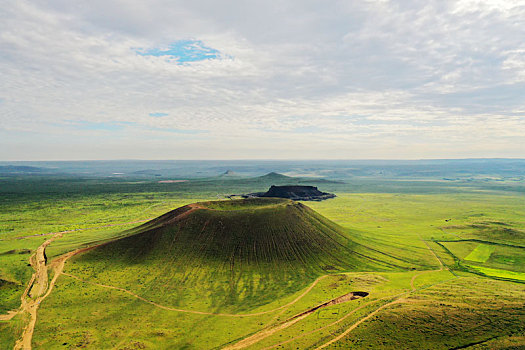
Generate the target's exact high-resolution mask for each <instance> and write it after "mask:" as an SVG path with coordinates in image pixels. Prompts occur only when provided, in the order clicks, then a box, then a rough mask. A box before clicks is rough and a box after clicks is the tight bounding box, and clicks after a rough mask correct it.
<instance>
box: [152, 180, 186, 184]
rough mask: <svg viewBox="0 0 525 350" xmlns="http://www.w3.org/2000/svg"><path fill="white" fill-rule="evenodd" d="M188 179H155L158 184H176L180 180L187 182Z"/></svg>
mask: <svg viewBox="0 0 525 350" xmlns="http://www.w3.org/2000/svg"><path fill="white" fill-rule="evenodd" d="M188 181H189V180H161V181H157V183H159V184H176V183H180V182H188Z"/></svg>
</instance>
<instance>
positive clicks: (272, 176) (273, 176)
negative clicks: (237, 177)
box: [257, 171, 293, 180]
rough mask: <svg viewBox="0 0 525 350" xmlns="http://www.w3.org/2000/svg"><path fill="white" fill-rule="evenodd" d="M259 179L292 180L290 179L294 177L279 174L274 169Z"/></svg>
mask: <svg viewBox="0 0 525 350" xmlns="http://www.w3.org/2000/svg"><path fill="white" fill-rule="evenodd" d="M257 179H260V180H290V179H293V177H291V176H286V175H283V174H279V173H276V172H273V171H272V172H271V173H268V174H266V175H263V176H259V177H257Z"/></svg>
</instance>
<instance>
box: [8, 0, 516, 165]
mask: <svg viewBox="0 0 525 350" xmlns="http://www.w3.org/2000/svg"><path fill="white" fill-rule="evenodd" d="M523 37H525V4H524V3H523V1H521V0H519V1H510V0H509V1H504V0H500V1H496V0H491V1H475V0H469V1H466V0H464V1H448V0H445V1H443V0H440V1H438V0H431V1H426V2H419V1H411V0H409V1H403V2H394V1H387V0H384V1H365V2H360V1H346V2H338V1H334V2H323V3H322V4H321V3H319V2H315V1H298V0H297V1H289V2H285V3H281V4H279V5H269V4H268V3H264V2H257V1H225V2H220V3H218V2H215V1H194V2H187V1H167V0H166V1H164V0H153V1H151V2H148V4H147V5H146V4H144V3H143V2H140V1H132V0H130V1H127V2H126V6H123V5H122V3H121V2H120V1H107V0H105V1H100V0H92V1H80V2H75V3H72V2H70V1H66V0H55V1H46V0H39V1H26V0H19V1H14V2H9V3H7V4H6V5H5V6H3V8H2V10H0V52H2V55H0V74H1V76H2V85H1V87H0V96H2V100H1V103H0V134H2V132H3V134H2V135H1V136H3V137H0V149H3V150H4V151H3V153H2V151H0V158H7V157H12V158H14V159H29V158H31V157H37V155H36V153H34V152H31V151H30V150H29V149H28V148H27V147H15V145H19V144H20V143H23V142H26V143H27V144H29V145H31V144H33V143H35V142H36V140H39V142H40V143H44V145H39V147H40V151H39V155H38V157H43V158H46V155H45V154H46V153H45V152H48V153H47V154H48V156H47V157H50V156H53V157H56V156H59V157H64V158H75V157H80V158H83V157H87V158H97V157H96V154H92V153H90V152H92V150H90V148H89V147H88V146H86V145H87V144H88V143H89V140H91V142H97V143H98V146H97V149H99V150H100V149H103V150H104V151H103V152H101V153H100V155H99V157H105V158H136V157H138V156H137V155H141V156H143V157H145V158H157V157H161V158H162V157H167V158H173V157H175V158H177V157H184V158H192V157H194V158H209V157H217V158H274V157H286V158H294V157H304V156H306V155H308V156H312V157H314V156H315V157H316V158H323V157H328V158H331V157H336V158H345V157H347V158H368V157H377V158H388V157H396V158H400V157H401V158H403V157H404V158H414V157H417V158H419V157H451V156H454V155H461V156H467V157H470V156H484V155H486V156H502V157H504V156H521V157H525V144H524V142H523V141H522V138H520V137H519V135H525V101H524V100H523V97H522V96H523V88H524V86H525V73H524V72H525V70H524V69H525V63H524V62H525V59H524V54H523V53H524V52H525V46H524V44H523V40H522V38H523ZM188 38H191V39H188ZM137 50H138V52H139V54H137ZM151 111H160V112H151ZM125 123H132V124H125ZM97 128H98V129H97ZM112 128H113V129H112ZM168 130H174V131H173V132H169V131H168ZM8 134H9V135H13V136H12V137H7V136H6V135H8ZM36 134H38V135H40V136H39V137H36V136H35V135H36ZM108 134H114V136H115V137H114V138H113V139H110V138H108V137H107V136H108ZM14 135H16V136H17V138H15V137H14ZM312 135H314V136H315V142H313V141H312V138H311V136H312ZM57 136H59V137H57ZM156 136H157V137H158V139H159V140H160V139H162V143H158V142H160V141H155V137H156ZM83 137H85V140H86V141H85V142H83V141H82V140H83ZM16 140H18V141H16ZM56 140H60V141H56ZM496 144H497V145H498V146H497V147H493V145H496ZM66 145H67V147H66ZM155 147H157V148H155ZM7 149H10V150H12V149H15V151H14V152H12V151H9V152H8V151H6V150H7ZM174 149H176V150H184V152H180V153H178V152H177V153H174V152H173V151H172V150H174ZM455 149H458V150H460V151H455ZM46 150H47V151H46ZM283 150H286V151H283ZM422 150H425V152H426V153H423V152H422ZM495 150H497V153H496V154H495V153H494V152H496V151H495ZM221 152H223V153H221ZM396 152H397V153H396ZM484 152H485V153H484Z"/></svg>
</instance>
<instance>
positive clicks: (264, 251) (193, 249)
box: [68, 198, 404, 312]
mask: <svg viewBox="0 0 525 350" xmlns="http://www.w3.org/2000/svg"><path fill="white" fill-rule="evenodd" d="M201 206H204V207H211V208H213V209H212V210H210V209H198V210H196V211H194V212H188V210H187V209H184V208H181V209H177V210H175V211H173V212H172V213H170V214H166V215H164V216H162V217H161V218H159V220H156V221H155V222H153V223H151V224H147V225H145V226H144V229H143V230H140V229H139V230H138V231H137V233H136V234H134V235H132V236H129V237H126V238H123V239H120V240H117V241H114V242H112V243H110V244H107V245H104V246H101V247H99V248H97V249H95V250H92V251H90V252H87V253H85V254H83V255H82V256H79V257H76V258H75V259H74V260H72V261H73V262H74V263H73V264H71V266H70V267H69V268H68V271H69V272H70V273H72V274H74V275H76V276H79V277H80V278H82V279H85V280H93V281H95V282H97V283H102V284H113V285H114V284H115V283H116V284H118V285H119V286H122V287H124V288H126V289H129V290H131V291H133V292H136V293H138V294H140V295H141V296H143V297H145V298H147V299H149V300H152V301H156V302H159V303H162V304H163V305H167V306H173V307H180V308H187V309H192V310H201V311H209V312H248V311H251V310H252V309H255V308H258V307H260V306H262V305H265V304H268V303H269V302H270V301H272V300H275V299H279V298H281V297H283V296H286V295H288V294H292V293H295V292H297V291H298V290H300V289H303V288H305V287H306V286H307V285H308V284H310V283H312V282H313V281H314V280H315V279H316V278H317V277H319V276H321V275H324V274H327V273H334V272H337V271H352V270H353V271H359V270H365V271H366V270H391V269H402V268H401V267H400V266H399V265H396V263H400V264H404V262H403V261H396V260H395V259H393V258H391V257H389V256H387V255H382V254H379V253H377V252H376V251H374V250H371V249H369V248H367V247H366V246H363V245H360V244H355V243H354V242H353V241H352V240H351V239H349V238H348V237H346V236H345V235H344V231H343V230H342V229H341V228H340V227H339V226H338V225H336V224H335V223H333V222H330V221H329V220H327V219H325V218H323V217H322V216H320V215H319V214H317V213H315V212H314V211H312V210H311V209H309V208H308V207H306V206H305V205H302V204H299V203H294V202H292V201H289V200H274V199H262V198H261V199H255V200H234V201H228V202H211V203H209V202H206V203H202V204H201ZM218 207H220V208H221V209H220V210H217V209H215V208H218ZM228 208H231V210H228ZM181 214H183V215H184V216H183V217H181V219H177V217H178V215H181ZM186 214H187V215H186ZM188 289H191V290H194V292H193V293H187V292H186V291H187V290H188Z"/></svg>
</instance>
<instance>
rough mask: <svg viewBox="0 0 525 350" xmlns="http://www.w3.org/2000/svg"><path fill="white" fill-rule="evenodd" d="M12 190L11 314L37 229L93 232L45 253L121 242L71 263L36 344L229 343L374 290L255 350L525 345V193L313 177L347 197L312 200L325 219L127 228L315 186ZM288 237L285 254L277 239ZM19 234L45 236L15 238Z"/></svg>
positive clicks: (3, 261) (260, 215)
mask: <svg viewBox="0 0 525 350" xmlns="http://www.w3.org/2000/svg"><path fill="white" fill-rule="evenodd" d="M6 181H7V180H6ZM13 181H14V180H11V179H10V180H9V184H10V186H9V188H10V190H9V192H5V187H4V190H1V191H4V192H2V195H3V200H2V201H1V202H0V279H1V280H0V282H1V283H0V314H3V313H5V312H6V311H8V310H12V309H15V308H16V307H17V305H19V303H20V295H21V294H22V292H23V290H24V289H25V286H26V284H27V281H28V280H29V278H30V277H31V274H32V272H33V269H32V268H31V267H30V266H28V259H29V257H30V256H31V254H32V253H34V251H35V250H36V248H37V247H38V246H39V245H40V244H42V243H43V242H44V241H45V240H46V239H47V238H49V237H50V236H31V235H35V234H42V233H49V232H58V231H66V230H75V229H81V230H78V231H73V232H70V233H65V234H63V236H62V237H61V238H59V239H56V240H55V241H53V242H52V243H51V244H50V245H49V247H48V248H47V249H46V255H47V258H48V260H52V259H54V258H56V257H58V256H60V255H61V254H64V253H66V252H69V251H72V250H75V249H78V248H81V247H87V246H92V245H96V244H101V243H107V242H111V243H108V244H106V245H103V246H101V247H99V248H96V249H94V250H91V251H89V252H86V253H83V254H82V255H78V256H75V257H74V258H72V259H70V260H69V261H68V262H67V263H66V267H65V270H64V272H65V273H66V274H68V275H66V274H64V275H61V276H60V277H59V278H58V281H57V284H56V285H55V288H54V290H53V292H52V293H51V294H50V295H49V297H47V299H45V301H43V302H42V304H41V306H40V308H39V311H38V321H37V325H36V328H35V333H34V335H33V347H34V348H38V349H56V348H64V349H68V348H76V347H87V348H92V349H101V348H103V349H105V348H114V349H143V348H152V349H159V348H160V349H212V348H221V347H227V346H229V345H233V344H235V343H237V342H239V341H241V340H243V339H246V338H247V337H249V336H252V335H257V334H259V332H261V331H263V330H268V329H269V330H272V329H273V328H272V327H275V326H276V325H282V324H286V322H287V320H290V318H292V317H293V316H294V315H297V314H299V313H302V312H304V311H306V310H308V309H310V308H313V307H315V306H317V305H319V304H322V303H324V302H326V301H328V300H331V299H334V298H337V297H339V296H341V295H344V294H346V293H349V292H355V291H364V292H368V293H370V294H369V295H368V296H367V297H365V298H362V299H357V300H351V301H347V302H344V303H340V304H335V305H329V306H327V307H323V308H321V309H319V310H317V311H315V312H312V313H311V314H309V315H308V316H307V317H305V318H303V319H301V320H299V321H297V322H296V323H293V324H291V325H289V326H286V327H284V328H282V329H280V330H276V331H275V332H273V331H272V333H271V334H270V335H268V336H267V337H264V338H263V339H261V340H259V341H258V342H256V343H254V344H252V345H251V346H250V347H248V348H253V349H264V348H272V347H275V348H281V349H283V348H284V349H296V348H300V349H308V348H317V347H319V346H322V345H323V344H327V343H329V342H330V341H331V340H333V339H335V338H336V337H339V336H341V335H342V336H341V338H340V339H338V340H337V341H336V342H334V343H330V344H327V348H342V349H344V348H349V347H352V348H356V349H367V348H380V347H383V348H428V349H449V348H472V349H474V348H502V349H503V348H505V347H510V346H515V347H518V348H519V346H525V340H524V335H525V329H524V325H525V314H524V313H523V308H522V305H523V300H525V284H523V283H519V281H520V280H521V281H523V277H522V276H523V273H524V272H525V271H524V270H523V269H524V266H525V261H524V254H523V248H522V247H523V246H525V238H524V237H525V236H524V232H525V219H524V218H525V197H524V196H523V193H522V192H520V191H511V190H512V188H514V187H512V186H514V185H512V186H510V185H509V186H507V187H506V185H505V184H500V183H497V184H494V183H487V184H486V186H485V187H483V188H481V189H480V188H473V187H472V186H467V185H466V184H464V183H456V184H449V183H445V184H443V183H442V182H437V181H434V182H432V181H428V182H426V181H418V182H409V181H404V182H397V181H385V182H381V181H378V180H374V181H371V180H370V181H368V180H356V182H355V183H354V184H352V182H351V181H348V183H347V184H332V183H324V184H316V183H315V182H313V183H312V184H314V185H318V186H319V188H320V189H321V190H323V191H328V192H330V191H333V192H335V193H336V194H337V197H336V198H334V199H330V200H326V201H322V202H305V203H303V204H305V205H306V206H307V207H309V208H311V209H305V208H306V207H304V208H302V207H298V206H295V205H292V206H290V204H289V203H287V202H286V201H272V200H269V201H268V202H266V203H265V205H259V204H254V203H250V202H245V203H243V205H238V204H237V203H239V202H236V201H235V202H234V201H224V202H219V203H215V204H210V203H207V204H204V206H207V207H208V210H200V211H199V210H197V211H195V212H193V213H192V214H194V215H190V216H188V217H187V218H186V219H185V220H182V221H178V222H177V224H176V225H173V224H171V223H170V224H166V223H167V222H168V221H169V215H168V217H166V216H164V218H162V217H161V218H160V219H158V220H157V221H154V222H153V223H151V224H149V226H148V225H144V224H143V223H142V222H141V223H130V222H136V221H142V220H147V219H151V218H155V217H158V216H160V215H163V214H165V213H167V212H169V211H171V210H174V209H176V208H179V207H181V206H184V205H186V204H189V203H195V202H207V201H211V200H215V199H217V195H220V196H223V195H226V194H233V193H247V192H256V191H262V190H266V189H267V187H269V185H271V184H283V183H290V184H294V183H304V182H300V181H299V180H290V179H282V178H276V177H275V176H273V177H272V176H270V178H265V179H255V180H254V179H223V178H220V179H219V178H217V179H213V178H212V179H207V180H206V181H194V182H192V181H190V182H187V183H167V184H159V183H157V182H154V181H150V182H148V181H142V180H141V181H134V180H130V181H127V182H128V183H122V180H119V181H117V180H111V181H109V180H107V181H106V180H105V181H101V180H97V179H89V180H82V181H80V180H78V181H72V180H71V181H70V180H64V179H51V180H45V179H31V180H27V181H26V180H23V179H18V180H16V181H17V182H16V183H14V182H13ZM13 183H14V184H13ZM511 187H512V188H511ZM1 191H0V192H1ZM270 216H271V217H274V218H276V219H275V220H273V221H269V220H268V219H267V218H268V217H270ZM247 217H248V218H249V219H246V218H247ZM159 220H160V221H159ZM243 220H244V221H243ZM114 224H119V225H120V226H107V225H114ZM247 227H260V230H254V231H249V230H246V228H247ZM297 227H299V228H300V229H295V228H297ZM292 228H294V229H292ZM314 231H315V232H318V231H321V232H324V233H325V235H324V236H322V237H323V238H319V236H317V234H314ZM192 232H193V234H192ZM217 232H221V234H220V235H219V234H217ZM245 232H250V234H251V236H250V237H245V236H241V235H243V234H244V233H245ZM263 232H269V233H270V235H269V236H263ZM283 235H284V236H285V237H286V239H285V240H284V241H283V240H282V239H281V241H280V242H279V243H280V244H275V246H274V247H275V249H270V248H269V246H267V245H266V243H265V242H272V239H273V238H272V237H274V238H276V237H281V238H282V236H283ZM22 236H30V237H26V238H23V239H15V238H16V237H22ZM245 238H248V240H246V239H245ZM316 239H320V241H316ZM243 244H244V245H243ZM254 246H255V247H256V248H255V249H254V248H253V247H254ZM321 246H322V247H323V249H318V248H319V247H321ZM478 247H480V248H478ZM250 249H251V250H250ZM292 252H293V253H292ZM489 252H490V254H489ZM232 256H233V258H232ZM485 258H486V260H485V261H483V260H484V259H485ZM441 264H444V266H442V265H441ZM70 275H71V276H75V277H78V278H79V279H77V278H74V277H71V276H70ZM51 276H52V274H51ZM51 276H50V277H51ZM323 276H326V277H323ZM320 277H321V278H320ZM319 278H320V279H319ZM502 279H504V280H502ZM314 281H317V282H316V283H315V285H313V283H314ZM312 285H313V287H312ZM110 287H117V288H121V289H115V288H110ZM310 287H311V289H309V288H310ZM126 291H130V292H133V293H135V294H136V295H137V296H140V297H141V298H144V299H145V300H143V299H140V298H137V297H136V296H133V295H131V294H130V293H128V292H126ZM305 292H306V293H305ZM298 298H299V299H298ZM151 302H154V303H156V304H157V305H154V304H152V303H151ZM391 302H394V303H392V304H390V303H391ZM159 306H160V307H159ZM173 309H182V310H184V311H176V310H173ZM185 311H204V312H209V313H211V314H194V313H188V312H185ZM219 312H220V313H225V314H233V315H235V314H236V315H238V314H257V315H254V316H242V317H234V316H224V315H222V316H221V315H214V313H219ZM26 321H27V317H26V316H25V315H24V314H21V315H18V316H16V317H15V318H13V319H11V320H10V321H0V348H2V349H4V348H6V349H9V348H12V347H13V344H14V341H15V340H16V339H17V338H18V337H19V336H20V334H21V331H22V328H23V325H24V324H25V322H26ZM356 324H357V325H356ZM352 327H353V328H352ZM345 332H347V333H345ZM278 344H280V345H278Z"/></svg>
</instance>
